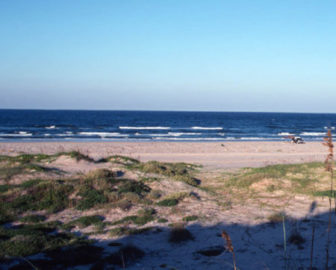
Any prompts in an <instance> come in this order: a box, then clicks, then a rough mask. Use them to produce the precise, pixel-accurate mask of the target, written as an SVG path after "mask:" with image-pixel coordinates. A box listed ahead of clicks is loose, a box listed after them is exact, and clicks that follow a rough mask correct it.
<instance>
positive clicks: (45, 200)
mask: <svg viewBox="0 0 336 270" xmlns="http://www.w3.org/2000/svg"><path fill="white" fill-rule="evenodd" d="M73 190H74V188H73V186H71V185H67V184H64V183H60V182H51V181H45V183H41V184H38V185H36V186H33V187H31V188H28V189H27V193H26V194H24V195H20V194H18V195H17V196H16V197H15V198H11V196H10V197H7V198H5V201H7V203H5V205H6V208H7V209H8V210H10V211H11V212H12V213H16V214H20V213H23V212H25V211H29V210H31V211H34V210H48V211H49V212H58V211H61V210H63V209H65V208H67V206H68V205H69V198H68V196H69V195H70V194H71V193H72V192H73Z"/></svg>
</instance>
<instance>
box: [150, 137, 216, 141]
mask: <svg viewBox="0 0 336 270" xmlns="http://www.w3.org/2000/svg"><path fill="white" fill-rule="evenodd" d="M152 139H153V140H166V141H222V140H223V139H222V138H176V137H174V138H171V137H153V138H152Z"/></svg>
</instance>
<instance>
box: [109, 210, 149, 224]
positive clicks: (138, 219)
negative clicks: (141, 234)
mask: <svg viewBox="0 0 336 270" xmlns="http://www.w3.org/2000/svg"><path fill="white" fill-rule="evenodd" d="M155 213H156V212H155V210H154V209H151V208H150V209H142V210H139V211H138V215H133V216H127V217H124V218H122V219H121V220H118V221H116V222H114V223H113V224H112V225H118V224H125V223H134V224H136V225H140V226H142V225H145V224H147V223H148V222H150V221H153V220H154V215H155Z"/></svg>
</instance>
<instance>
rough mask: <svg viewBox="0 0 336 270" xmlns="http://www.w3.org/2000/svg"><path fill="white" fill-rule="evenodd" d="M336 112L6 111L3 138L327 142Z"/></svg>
mask: <svg viewBox="0 0 336 270" xmlns="http://www.w3.org/2000/svg"><path fill="white" fill-rule="evenodd" d="M335 126H336V114H307V113H304V114H303V113H247V112H159V111H72V110H71V111H70V110H69V111H66V110H0V141H3V142H4V141H260V140H262V141H281V140H285V139H284V136H286V135H289V134H293V135H298V136H301V137H303V138H304V139H305V140H307V141H321V140H322V138H323V136H324V135H325V132H326V129H327V128H332V129H334V127H335Z"/></svg>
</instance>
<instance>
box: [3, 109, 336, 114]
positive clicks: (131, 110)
mask: <svg viewBox="0 0 336 270" xmlns="http://www.w3.org/2000/svg"><path fill="white" fill-rule="evenodd" d="M0 110H1V111H5V110H9V111H11V110H12V111H14V110H15V111H102V112H109V111H110V112H198V113H199V112H200V113H202V112H204V113H210V112H212V113H283V114H336V112H294V111H218V110H213V111H212V110H199V111H198V110H155V109H152V110H144V109H43V108H33V109H32V108H0Z"/></svg>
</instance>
